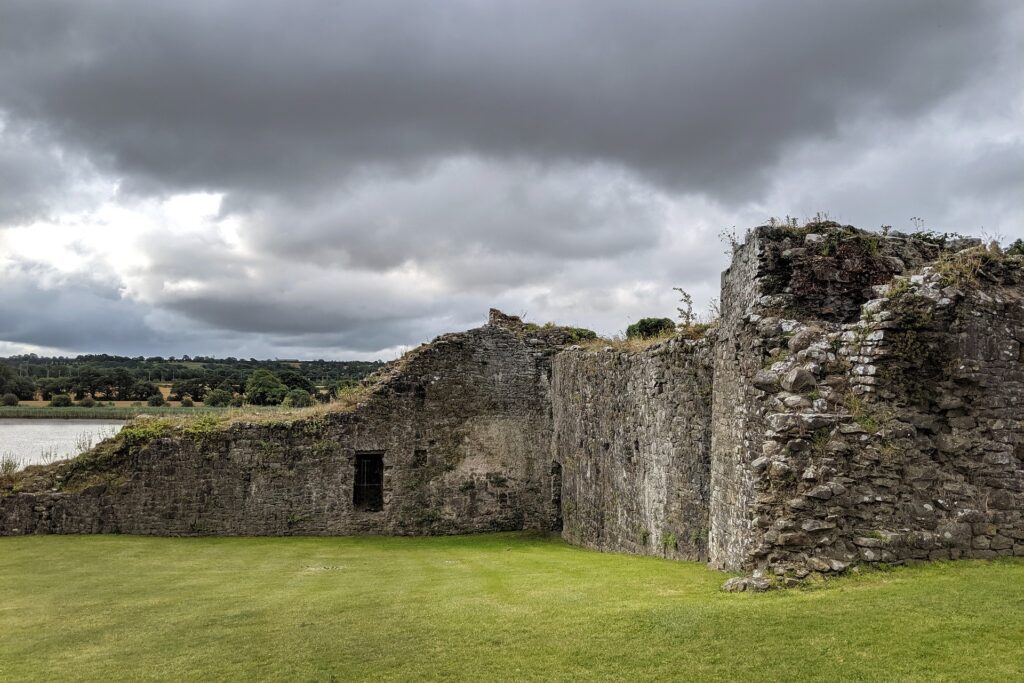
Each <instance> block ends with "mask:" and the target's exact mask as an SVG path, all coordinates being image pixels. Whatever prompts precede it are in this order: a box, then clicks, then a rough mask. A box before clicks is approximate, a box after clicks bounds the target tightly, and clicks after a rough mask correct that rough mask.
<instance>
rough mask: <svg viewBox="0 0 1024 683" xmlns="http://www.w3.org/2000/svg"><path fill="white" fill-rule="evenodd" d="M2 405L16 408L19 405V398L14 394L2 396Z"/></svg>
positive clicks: (0, 398) (0, 399)
mask: <svg viewBox="0 0 1024 683" xmlns="http://www.w3.org/2000/svg"><path fill="white" fill-rule="evenodd" d="M0 405H4V406H16V405H18V397H17V396H15V395H14V394H4V395H3V396H0Z"/></svg>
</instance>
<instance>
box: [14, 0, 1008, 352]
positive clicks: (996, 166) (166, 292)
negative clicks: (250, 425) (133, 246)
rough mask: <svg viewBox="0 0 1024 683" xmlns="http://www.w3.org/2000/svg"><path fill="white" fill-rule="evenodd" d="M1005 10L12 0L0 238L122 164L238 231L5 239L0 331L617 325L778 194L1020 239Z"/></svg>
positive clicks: (291, 340) (278, 347)
mask: <svg viewBox="0 0 1024 683" xmlns="http://www.w3.org/2000/svg"><path fill="white" fill-rule="evenodd" d="M1022 16H1024V13H1022V12H1020V11H1019V10H1015V9H1014V4H1013V3H1011V2H1000V1H987V0H982V1H980V2H960V1H959V0H907V1H905V2H899V3H893V2H890V1H888V0H886V1H883V0H870V1H867V2H858V3H821V2H817V1H813V2H812V1H811V0H784V1H781V2H774V3H763V2H752V1H751V2H734V1H729V2H714V3H707V2H693V3H669V2H664V3H661V2H629V3H624V2H621V3H615V2H609V1H604V0H599V1H595V0H590V1H586V2H584V1H583V0H579V1H573V0H567V1H566V2H557V3H553V2H541V1H539V0H536V1H530V2H519V3H491V4H488V3H480V2H471V1H469V0H466V1H464V2H462V1H458V2H451V3H443V4H438V3H421V2H412V1H402V2H394V3H381V2H348V3H335V2H326V1H325V2H314V1H308V2H294V3H287V4H285V3H270V2H251V1H250V2H245V3H241V2H221V1H218V0H193V1H192V2H187V1H183V2H176V3H159V4H157V3H154V4H148V3H117V2H91V3H82V2H77V1H71V0H68V1H66V2H53V3H41V2H36V1H34V0H26V1H11V2H6V3H4V4H3V6H2V7H0V116H2V117H3V120H4V121H5V128H4V129H3V130H2V131H0V228H2V227H3V226H4V225H5V223H6V224H11V223H15V222H20V221H26V220H31V218H33V217H34V216H39V215H45V214H47V213H49V212H54V211H55V212H65V213H66V212H69V211H73V210H76V209H77V208H79V207H81V206H85V205H87V204H88V201H89V199H90V197H94V196H104V195H103V192H99V193H97V192H94V191H93V189H94V188H92V186H91V185H92V184H95V185H97V186H102V187H110V186H113V185H114V184H115V183H119V186H120V188H121V190H120V191H121V194H120V196H119V198H118V199H119V201H120V202H121V203H122V205H124V206H129V207H130V206H132V205H133V203H134V202H136V201H138V200H140V199H147V198H154V197H155V198H157V199H159V198H161V197H163V196H166V195H169V194H174V193H179V192H185V191H207V192H221V193H224V194H225V198H224V202H223V207H222V216H221V218H223V219H230V220H234V221H237V223H238V225H239V232H238V235H239V238H240V240H241V246H239V245H237V244H232V243H228V242H226V241H223V240H221V239H220V238H219V237H218V236H217V235H215V234H212V233H211V234H210V235H205V236H204V235H200V236H198V237H189V238H187V239H186V238H183V237H182V236H181V235H180V234H178V233H176V232H175V231H174V230H173V229H170V228H169V229H168V231H167V232H166V233H165V234H157V235H153V236H152V239H151V240H149V241H148V242H147V244H146V250H147V256H148V260H149V266H148V270H147V271H144V272H129V273H124V272H122V275H125V277H126V282H125V283H121V282H119V281H118V276H117V275H115V274H114V273H113V272H112V271H108V270H105V269H104V268H103V265H102V264H97V268H96V271H97V273H99V274H98V275H96V276H95V277H85V276H66V275H60V274H58V273H56V272H55V271H50V270H47V269H46V267H45V266H42V265H39V264H28V263H16V262H14V263H12V262H8V266H6V267H5V266H3V261H0V287H2V288H3V291H4V293H5V296H4V297H3V300H2V301H0V339H3V340H7V341H18V342H24V343H32V344H40V345H47V346H62V347H65V348H73V349H76V350H89V351H117V352H126V353H145V354H151V353H163V354H164V355H168V354H170V353H190V354H199V353H216V354H221V355H235V356H244V357H248V356H250V355H251V356H257V357H263V356H273V355H284V356H300V357H317V356H327V357H339V356H341V357H345V356H351V355H372V354H374V353H380V352H382V351H381V350H384V349H388V351H386V352H385V353H391V351H390V349H393V348H394V347H396V346H400V345H412V344H415V343H418V342H420V341H424V340H426V339H428V338H430V337H431V336H433V335H435V334H438V333H441V332H444V331H447V330H452V329H460V328H464V327H468V326H471V325H474V324H477V323H479V322H481V321H482V320H483V316H484V314H485V311H486V309H487V307H488V306H490V305H499V306H501V307H503V308H505V309H507V310H509V311H511V312H514V313H527V314H529V315H530V316H531V317H532V318H534V319H540V320H547V319H557V320H560V321H563V322H572V323H582V324H586V325H589V326H592V327H595V328H597V329H598V330H600V331H602V332H605V333H611V332H616V331H619V330H621V329H623V328H624V327H625V324H627V323H628V322H629V320H631V319H635V318H637V317H640V316H641V315H672V314H673V313H674V306H675V303H676V301H675V295H674V293H673V292H672V291H671V287H672V286H675V285H679V286H684V287H686V288H687V289H689V290H690V291H691V293H693V294H694V296H695V298H696V299H697V301H698V302H700V303H703V302H706V301H707V300H709V299H710V298H712V297H714V296H716V295H717V283H718V273H719V271H720V270H721V268H722V267H723V266H724V264H725V256H724V254H723V253H722V252H723V249H722V245H720V244H719V242H718V240H717V238H716V233H717V232H718V230H719V229H721V228H728V227H729V226H730V225H736V226H737V227H738V228H739V229H740V230H741V231H742V229H743V228H744V227H746V226H748V225H753V224H756V223H758V222H761V221H763V220H764V219H765V218H767V217H768V215H770V214H776V215H782V214H785V213H798V214H800V215H811V214H813V213H814V212H815V211H817V210H828V211H832V212H834V213H837V214H839V216H840V217H841V218H843V219H845V220H848V221H850V222H855V223H858V224H862V225H864V226H865V227H871V226H873V225H877V224H879V223H883V222H884V223H897V222H898V221H899V220H900V219H903V220H906V219H907V218H909V216H910V215H924V216H926V218H928V219H929V220H931V221H934V227H937V228H941V229H961V230H963V229H969V228H970V227H973V226H965V225H963V223H964V222H965V221H966V220H968V219H970V218H973V217H975V216H976V217H977V219H978V223H979V224H983V225H986V227H988V226H994V227H995V229H1001V230H1003V232H1004V233H1006V234H1010V233H1013V232H1014V231H1017V232H1019V231H1020V230H1021V228H1020V222H1019V215H1020V214H1021V211H1022V210H1024V207H1022V206H1021V200H1020V199H1019V198H1017V197H1018V195H1019V193H1018V192H1015V187H1016V186H1019V185H1020V182H1021V177H1022V169H1024V165H1022V163H1021V154H1022V148H1021V144H1022V143H1021V138H1020V135H1019V132H1017V133H1012V132H1009V133H1008V132H1007V130H1011V131H1012V126H1011V127H1010V128H1009V129H1008V128H1007V121H1012V118H1013V117H1014V116H1019V113H1015V111H1016V110H1014V109H1013V107H1014V106H1018V105H1016V104H1015V102H1017V100H1016V99H1015V98H1018V97H1019V96H1020V94H1021V83H1020V76H1019V56H1018V55H1017V54H1016V53H1015V52H1014V47H1015V46H1014V43H1013V37H1014V33H1015V32H1016V31H1019V29H1020V28H1021V26H1022ZM1015 60H1017V61H1016V64H1015ZM1015 67H1016V68H1015ZM933 119H934V120H938V121H939V123H935V121H934V120H933ZM990 125H994V126H995V128H991V129H990V128H989V126H990ZM957 136H963V138H964V139H963V140H960V139H959V138H958V137H957ZM954 139H956V140H954ZM1008 226H1009V227H1008ZM190 234H192V235H194V234H195V232H194V231H192V232H190ZM83 253H84V252H83ZM88 265H89V264H85V265H83V272H87V271H88ZM122 270H123V269H122Z"/></svg>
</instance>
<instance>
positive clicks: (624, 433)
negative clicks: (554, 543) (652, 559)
mask: <svg viewBox="0 0 1024 683" xmlns="http://www.w3.org/2000/svg"><path fill="white" fill-rule="evenodd" d="M711 349H712V344H711V343H710V341H709V340H708V339H704V340H701V341H699V342H693V341H685V340H682V339H674V340H671V341H667V342H663V343H660V344H657V345H655V346H653V347H651V348H649V349H647V350H645V351H642V352H636V353H630V352H626V351H618V350H613V349H612V348H610V347H609V348H608V349H606V350H598V351H584V350H569V351H565V352H562V353H560V354H558V356H557V357H556V359H555V363H554V378H553V387H554V391H553V402H554V424H555V442H554V450H555V460H556V461H557V462H558V463H560V464H561V467H562V510H563V516H564V522H563V531H562V534H563V536H564V537H565V538H566V540H568V541H569V542H570V543H575V544H578V545H584V546H587V547H591V548H598V549H601V550H614V551H620V552H632V553H642V554H648V555H661V556H665V557H673V558H677V559H690V560H707V534H708V495H709V491H710V447H711V385H712V367H711Z"/></svg>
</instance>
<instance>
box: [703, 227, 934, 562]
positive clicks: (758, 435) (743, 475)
mask: <svg viewBox="0 0 1024 683" xmlns="http://www.w3.org/2000/svg"><path fill="white" fill-rule="evenodd" d="M939 251H940V250H939V247H938V246H936V245H934V244H930V243H928V242H924V241H921V240H912V239H905V238H903V237H898V236H894V237H892V238H888V237H884V236H881V235H874V234H871V233H865V232H863V231H857V230H854V229H851V228H843V227H840V226H837V225H834V224H828V225H824V224H823V225H821V226H819V229H814V228H810V229H807V228H805V229H794V228H783V227H767V226H766V227H761V228H758V229H756V230H754V231H753V232H752V233H751V234H750V235H748V238H747V240H746V242H745V244H744V245H742V246H741V247H740V248H738V249H737V251H736V253H735V255H734V257H733V261H732V264H731V266H730V268H729V269H728V270H727V271H726V272H725V273H724V274H723V276H722V298H721V307H722V320H721V323H720V328H719V332H718V338H719V340H720V341H719V343H718V344H717V345H716V348H715V389H714V398H713V408H712V413H713V424H714V427H713V430H712V446H711V448H712V463H711V500H710V561H711V564H712V566H715V567H717V568H720V569H730V570H740V569H748V568H750V567H752V566H754V565H755V564H756V562H755V560H754V559H753V558H754V553H755V552H758V551H759V548H760V546H761V544H762V532H763V530H762V529H760V528H759V527H758V526H757V524H756V523H755V522H756V521H757V520H756V519H755V518H757V517H758V514H757V510H758V508H759V506H761V505H763V503H762V501H761V500H760V497H761V496H763V492H762V491H760V489H759V485H758V482H759V475H758V472H757V471H755V468H754V466H753V464H754V463H755V461H758V459H759V458H761V456H762V454H763V449H764V448H765V441H766V438H767V437H766V434H767V433H768V431H769V429H770V425H769V423H768V420H767V418H768V416H769V412H770V410H769V409H768V407H767V406H766V404H765V402H764V401H763V400H762V399H763V397H764V393H763V388H762V387H760V386H758V383H759V382H758V375H759V373H761V372H762V370H763V369H764V368H766V367H768V366H770V365H772V363H773V362H774V361H775V360H777V359H778V358H779V357H781V356H782V355H784V354H785V353H786V351H787V343H788V341H787V340H788V337H789V335H791V334H793V333H794V332H795V331H796V330H797V329H799V327H800V326H801V324H802V323H801V321H819V322H820V323H821V324H823V325H838V324H841V323H843V322H847V321H849V320H851V319H854V318H856V317H857V315H859V311H860V307H861V305H862V304H863V303H864V302H866V301H867V300H869V299H870V298H871V297H872V296H873V287H875V286H877V285H880V284H882V283H886V282H889V281H890V280H892V278H893V277H894V276H896V275H898V274H900V273H903V272H906V271H908V270H910V269H914V268H918V267H921V266H923V265H924V264H925V263H928V262H929V261H931V260H934V259H935V258H937V257H938V255H939ZM769 447H770V446H769Z"/></svg>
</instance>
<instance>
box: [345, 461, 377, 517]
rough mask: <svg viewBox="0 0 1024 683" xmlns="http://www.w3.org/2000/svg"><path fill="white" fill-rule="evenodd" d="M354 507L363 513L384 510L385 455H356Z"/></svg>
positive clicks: (353, 488) (353, 490)
mask: <svg viewBox="0 0 1024 683" xmlns="http://www.w3.org/2000/svg"><path fill="white" fill-rule="evenodd" d="M352 507H354V508H355V509H356V510H361V511H363V512H380V511H381V510H383V509H384V454H383V453H356V479H355V485H354V486H353V487H352Z"/></svg>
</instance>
